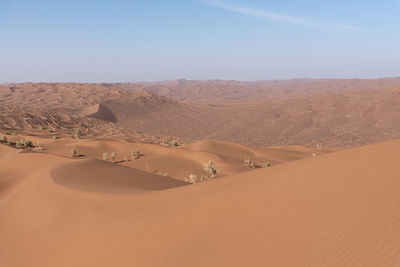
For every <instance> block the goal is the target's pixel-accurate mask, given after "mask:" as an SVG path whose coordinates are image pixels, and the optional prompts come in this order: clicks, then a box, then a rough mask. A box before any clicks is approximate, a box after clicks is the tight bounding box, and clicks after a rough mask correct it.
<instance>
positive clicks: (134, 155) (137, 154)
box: [131, 150, 140, 160]
mask: <svg viewBox="0 0 400 267" xmlns="http://www.w3.org/2000/svg"><path fill="white" fill-rule="evenodd" d="M131 158H132V160H136V159H139V158H140V151H139V150H134V151H131Z"/></svg>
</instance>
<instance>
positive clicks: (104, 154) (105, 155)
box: [103, 152, 108, 161]
mask: <svg viewBox="0 0 400 267" xmlns="http://www.w3.org/2000/svg"><path fill="white" fill-rule="evenodd" d="M103 160H104V161H108V153H107V152H104V153H103Z"/></svg>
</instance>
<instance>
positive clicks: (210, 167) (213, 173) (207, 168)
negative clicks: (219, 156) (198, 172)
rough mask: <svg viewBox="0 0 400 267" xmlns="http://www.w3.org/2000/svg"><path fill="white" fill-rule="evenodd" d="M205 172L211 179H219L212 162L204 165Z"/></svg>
mask: <svg viewBox="0 0 400 267" xmlns="http://www.w3.org/2000/svg"><path fill="white" fill-rule="evenodd" d="M204 170H205V171H206V172H207V173H208V174H209V175H210V178H211V179H215V178H216V177H217V167H216V166H215V164H214V162H212V161H211V160H210V161H209V162H208V163H206V164H205V165H204Z"/></svg>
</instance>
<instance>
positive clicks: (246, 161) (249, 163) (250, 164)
mask: <svg viewBox="0 0 400 267" xmlns="http://www.w3.org/2000/svg"><path fill="white" fill-rule="evenodd" d="M243 163H244V166H246V167H247V168H249V169H250V168H255V167H256V164H255V163H254V162H253V161H252V160H251V158H249V157H246V158H245V159H244V161H243Z"/></svg>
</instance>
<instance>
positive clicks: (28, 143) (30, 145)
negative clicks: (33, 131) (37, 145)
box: [23, 139, 33, 147]
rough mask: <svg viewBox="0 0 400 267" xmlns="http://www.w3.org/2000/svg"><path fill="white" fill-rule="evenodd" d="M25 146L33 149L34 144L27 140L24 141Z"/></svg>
mask: <svg viewBox="0 0 400 267" xmlns="http://www.w3.org/2000/svg"><path fill="white" fill-rule="evenodd" d="M23 144H24V146H25V147H33V143H32V141H31V140H27V139H25V140H23Z"/></svg>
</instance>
